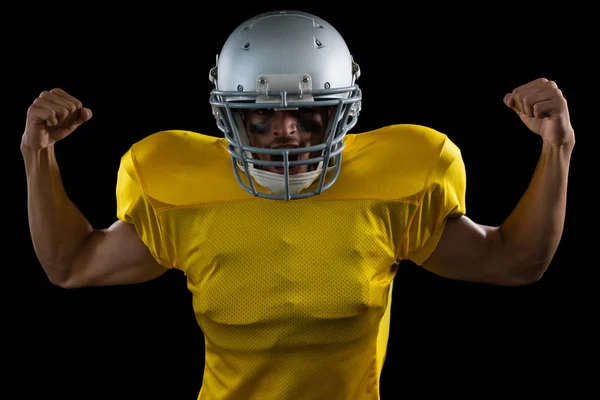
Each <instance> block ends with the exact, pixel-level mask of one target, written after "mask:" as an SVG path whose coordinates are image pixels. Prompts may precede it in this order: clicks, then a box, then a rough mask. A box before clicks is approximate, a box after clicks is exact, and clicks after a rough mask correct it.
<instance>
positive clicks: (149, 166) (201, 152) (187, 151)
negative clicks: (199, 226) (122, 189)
mask: <svg viewBox="0 0 600 400" xmlns="http://www.w3.org/2000/svg"><path fill="white" fill-rule="evenodd" d="M120 167H121V170H122V172H125V173H126V175H127V176H128V177H129V179H130V180H131V181H132V183H135V184H136V185H137V186H139V187H140V189H141V190H143V192H144V193H145V194H146V195H147V196H149V197H151V198H153V199H154V200H157V201H160V202H161V203H168V204H176V203H181V202H186V201H188V200H187V197H189V196H186V193H189V192H193V193H196V190H190V186H192V187H194V188H197V191H199V192H201V191H202V186H203V185H204V184H205V183H206V182H209V181H213V180H214V179H215V177H214V175H219V174H220V173H222V174H225V173H226V172H229V174H231V157H230V156H229V154H228V153H227V148H226V142H225V139H224V138H218V137H213V136H208V135H204V134H201V133H196V132H191V131H185V130H166V131H160V132H156V133H154V134H152V135H149V136H147V137H145V138H143V139H142V140H140V141H138V142H136V143H134V144H133V145H132V146H131V147H130V149H129V150H128V151H127V152H126V153H125V154H124V155H123V156H122V158H121V166H120ZM217 178H218V177H217ZM186 189H187V191H186Z"/></svg>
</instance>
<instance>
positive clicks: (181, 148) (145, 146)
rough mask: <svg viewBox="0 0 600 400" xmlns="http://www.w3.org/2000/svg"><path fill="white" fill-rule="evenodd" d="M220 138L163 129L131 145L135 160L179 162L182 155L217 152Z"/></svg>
mask: <svg viewBox="0 0 600 400" xmlns="http://www.w3.org/2000/svg"><path fill="white" fill-rule="evenodd" d="M222 140H223V139H221V138H217V137H213V136H208V135H204V134H201V133H197V132H192V131H186V130H165V131H160V132H156V133H153V134H151V135H149V136H147V137H145V138H144V139H142V140H140V141H138V142H136V143H134V144H133V145H132V146H131V150H130V153H131V156H132V157H134V158H135V160H136V162H138V163H141V164H144V163H146V162H147V161H151V162H180V161H182V157H183V159H184V160H185V159H186V156H194V158H195V159H197V157H196V155H198V152H200V153H202V154H207V155H208V154H211V153H218V152H219V150H221V149H222V148H223V143H222Z"/></svg>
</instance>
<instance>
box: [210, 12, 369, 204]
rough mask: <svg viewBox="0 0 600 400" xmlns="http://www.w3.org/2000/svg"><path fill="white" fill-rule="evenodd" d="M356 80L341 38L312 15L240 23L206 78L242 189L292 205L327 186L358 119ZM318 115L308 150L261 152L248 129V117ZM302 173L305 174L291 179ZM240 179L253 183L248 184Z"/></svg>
mask: <svg viewBox="0 0 600 400" xmlns="http://www.w3.org/2000/svg"><path fill="white" fill-rule="evenodd" d="M359 73H360V70H359V68H358V65H357V64H356V63H354V61H353V60H352V56H351V55H350V52H349V50H348V48H347V46H346V44H345V42H344V40H343V39H342V37H341V36H340V34H339V33H338V32H337V31H336V30H335V29H334V28H333V27H332V26H331V25H329V24H328V23H326V22H325V21H323V20H321V19H319V18H318V17H316V16H313V15H311V14H307V13H302V12H297V11H277V12H270V13H264V14H260V15H258V16H256V17H254V18H252V19H250V20H249V21H246V22H244V23H243V24H241V25H240V26H239V27H238V28H237V29H236V30H235V31H234V32H233V33H232V34H231V35H230V37H229V38H228V40H227V41H226V43H225V45H224V46H223V49H222V51H221V54H220V55H218V56H217V64H216V66H215V67H213V68H212V69H211V71H210V74H209V78H210V79H211V81H212V82H213V83H214V85H215V88H214V89H213V90H212V91H211V95H210V100H209V103H210V104H211V106H212V110H213V114H214V116H215V119H216V122H217V127H218V128H219V129H220V130H221V131H222V132H223V133H224V135H225V138H226V140H227V141H228V151H229V153H230V154H231V156H232V167H233V171H234V174H235V177H236V179H237V181H238V183H239V184H240V185H241V186H242V188H243V189H244V190H246V191H248V192H249V193H251V194H252V195H254V196H257V197H263V198H268V199H279V200H292V199H300V198H305V197H310V196H314V195H317V194H320V193H321V192H323V191H324V190H327V189H328V188H329V187H331V185H332V184H333V183H334V182H335V180H336V179H337V176H338V174H339V171H340V166H341V156H342V150H343V148H344V142H343V139H344V136H345V135H346V133H347V132H348V131H349V130H350V129H351V128H352V127H353V126H354V125H355V124H356V121H357V117H358V114H359V112H360V106H361V98H362V95H361V91H360V89H359V88H358V85H356V83H355V81H356V79H357V78H358V76H359ZM321 107H322V108H321ZM322 109H325V110H327V111H328V112H327V118H326V125H325V126H323V127H322V128H323V129H321V131H320V132H311V133H312V137H311V140H310V141H309V142H310V143H309V145H308V146H306V145H302V144H300V143H298V142H296V143H295V144H294V145H290V146H284V145H283V144H281V145H277V146H270V147H264V146H258V145H256V143H253V140H252V139H251V137H252V132H248V129H247V128H248V126H247V124H246V122H247V118H248V117H247V116H248V115H250V114H251V113H260V112H262V110H272V111H283V112H285V113H290V114H294V115H296V116H297V118H298V119H300V120H301V118H302V117H301V115H302V113H303V112H308V113H310V112H314V113H316V112H317V111H316V110H322ZM298 116H299V117H298ZM308 130H315V129H308ZM315 139H317V140H315ZM274 147H276V148H274ZM307 153H308V154H307ZM299 155H301V156H300V157H299ZM305 165H306V166H307V167H301V166H305ZM299 167H300V168H301V169H302V170H304V171H306V172H302V173H295V171H298V169H299ZM273 169H275V170H276V171H279V173H276V172H271V171H270V170H273ZM290 172H291V173H290ZM241 174H245V176H246V177H248V178H250V177H252V178H254V179H247V182H245V181H244V179H242V175H241ZM317 179H318V184H315V185H313V183H314V182H315V181H316V180H317ZM255 183H258V185H260V186H262V187H264V188H265V189H266V191H265V190H261V189H260V188H258V187H257V185H256V184H255ZM311 185H313V186H312V187H310V186H311ZM309 187H310V189H309ZM305 189H308V190H305Z"/></svg>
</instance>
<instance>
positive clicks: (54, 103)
mask: <svg viewBox="0 0 600 400" xmlns="http://www.w3.org/2000/svg"><path fill="white" fill-rule="evenodd" d="M90 118H92V111H91V110H90V109H89V108H84V107H83V104H82V103H81V101H79V100H77V99H76V98H75V97H73V96H71V95H70V94H68V93H67V92H65V91H64V90H62V89H52V90H50V91H44V92H42V93H41V94H40V95H39V97H38V98H36V99H35V100H34V102H33V104H32V105H31V106H30V107H29V109H28V110H27V121H26V123H25V133H24V134H23V140H22V146H25V147H28V148H30V149H32V150H41V149H44V148H46V147H48V146H49V145H51V144H52V143H54V142H56V141H58V140H60V139H63V138H65V137H67V136H68V135H70V134H71V133H73V131H74V130H75V129H77V127H78V126H79V125H81V124H82V123H84V122H86V121H88V120H89V119H90Z"/></svg>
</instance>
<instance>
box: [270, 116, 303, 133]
mask: <svg viewBox="0 0 600 400" xmlns="http://www.w3.org/2000/svg"><path fill="white" fill-rule="evenodd" d="M272 128H273V133H274V134H275V135H279V136H292V135H294V134H296V133H297V132H298V125H297V121H296V118H295V117H294V116H293V115H292V114H291V113H289V112H287V111H277V112H275V115H274V116H273V120H272Z"/></svg>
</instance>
